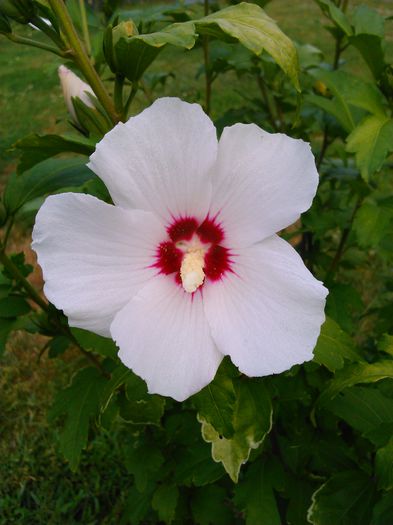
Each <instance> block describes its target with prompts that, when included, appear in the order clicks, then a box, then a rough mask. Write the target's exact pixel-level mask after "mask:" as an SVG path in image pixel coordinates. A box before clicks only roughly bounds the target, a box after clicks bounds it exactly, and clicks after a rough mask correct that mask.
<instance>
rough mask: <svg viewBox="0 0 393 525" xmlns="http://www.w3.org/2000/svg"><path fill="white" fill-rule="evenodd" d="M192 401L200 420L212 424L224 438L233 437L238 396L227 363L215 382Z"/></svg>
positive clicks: (219, 370) (223, 365) (220, 369)
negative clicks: (233, 422)
mask: <svg viewBox="0 0 393 525" xmlns="http://www.w3.org/2000/svg"><path fill="white" fill-rule="evenodd" d="M192 401H193V403H194V405H195V406H196V408H197V410H198V415H199V417H200V418H202V419H204V420H205V421H206V422H207V423H210V425H212V426H213V427H214V428H215V430H216V431H217V432H218V433H219V434H221V435H223V436H224V437H226V438H230V437H232V435H233V432H234V429H233V424H232V419H233V414H234V410H235V402H236V394H235V387H234V384H233V375H232V374H231V373H230V372H229V371H228V367H227V366H225V363H223V364H222V365H221V366H220V368H219V369H218V372H217V374H216V377H215V378H214V380H213V381H212V382H211V383H210V384H209V385H208V386H207V387H205V388H204V389H203V390H201V391H200V392H199V393H198V394H196V395H195V396H193V398H192Z"/></svg>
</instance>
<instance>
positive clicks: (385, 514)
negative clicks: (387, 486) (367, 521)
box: [371, 491, 393, 525]
mask: <svg viewBox="0 0 393 525" xmlns="http://www.w3.org/2000/svg"><path fill="white" fill-rule="evenodd" d="M392 516H393V491H390V492H385V493H384V494H383V495H382V496H381V499H380V500H379V501H378V503H377V504H376V505H374V508H373V517H372V520H371V525H391V523H392Z"/></svg>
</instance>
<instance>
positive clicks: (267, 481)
mask: <svg viewBox="0 0 393 525" xmlns="http://www.w3.org/2000/svg"><path fill="white" fill-rule="evenodd" d="M274 478H275V475H274V470H273V465H272V463H271V462H269V461H266V460H257V461H255V463H253V464H252V465H251V466H250V467H249V469H248V470H247V472H246V474H245V476H244V478H243V480H242V481H241V483H239V485H238V487H236V489H235V503H236V505H237V506H238V507H239V508H240V509H241V510H244V511H245V514H246V525H267V524H269V525H281V519H280V514H279V512H278V508H277V503H276V498H275V495H274V491H273V487H274V486H275V479H274Z"/></svg>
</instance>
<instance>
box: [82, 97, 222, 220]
mask: <svg viewBox="0 0 393 525" xmlns="http://www.w3.org/2000/svg"><path fill="white" fill-rule="evenodd" d="M216 156H217V137H216V130H215V128H214V125H213V123H212V122H211V120H210V119H209V117H208V116H207V115H206V114H205V113H204V112H203V110H202V108H201V107H200V106H199V105H197V104H188V103H187V102H183V101H181V100H180V99H178V98H161V99H159V100H156V101H155V102H154V104H152V105H151V106H150V107H149V108H147V109H145V110H144V111H142V113H140V114H139V115H137V116H136V117H132V118H130V119H129V121H128V122H127V123H126V124H118V125H117V126H116V127H114V128H113V130H112V131H110V132H109V133H108V134H107V135H105V137H104V138H103V139H102V140H101V142H99V143H98V144H97V148H96V151H95V153H93V155H92V156H91V157H90V163H89V165H88V166H89V167H90V168H91V169H92V170H93V171H94V172H95V173H96V174H97V175H98V176H99V177H100V178H101V179H102V180H103V181H104V183H105V185H106V186H107V187H108V189H109V191H110V193H111V196H112V198H113V201H114V202H115V203H116V204H119V205H120V206H123V207H132V208H139V209H143V210H148V211H152V212H154V213H157V214H159V215H160V216H161V217H162V218H164V220H165V221H166V222H169V221H170V220H171V218H172V216H183V217H184V216H186V215H193V216H196V217H197V218H200V219H203V218H204V217H205V216H206V213H207V211H208V207H209V204H210V197H211V183H210V176H209V170H210V168H211V167H212V165H213V164H214V162H215V160H216Z"/></svg>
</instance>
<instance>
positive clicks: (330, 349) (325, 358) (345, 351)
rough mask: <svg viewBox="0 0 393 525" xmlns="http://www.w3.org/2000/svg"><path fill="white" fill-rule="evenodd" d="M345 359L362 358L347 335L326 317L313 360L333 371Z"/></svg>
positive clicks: (355, 359)
mask: <svg viewBox="0 0 393 525" xmlns="http://www.w3.org/2000/svg"><path fill="white" fill-rule="evenodd" d="M345 359H348V360H349V361H361V360H362V358H361V357H360V355H359V354H358V353H357V352H356V350H355V347H354V344H353V342H352V339H351V338H350V337H349V335H348V334H346V333H345V332H344V331H343V330H342V329H341V328H340V327H339V325H338V324H337V323H336V322H335V321H333V320H332V319H329V318H327V319H326V321H325V323H324V324H323V325H322V328H321V333H320V335H319V338H318V341H317V345H316V347H315V349H314V361H316V362H317V363H319V364H321V365H324V366H326V368H328V369H329V370H331V371H332V372H334V371H336V370H339V369H340V368H342V367H343V366H344V360H345Z"/></svg>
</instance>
